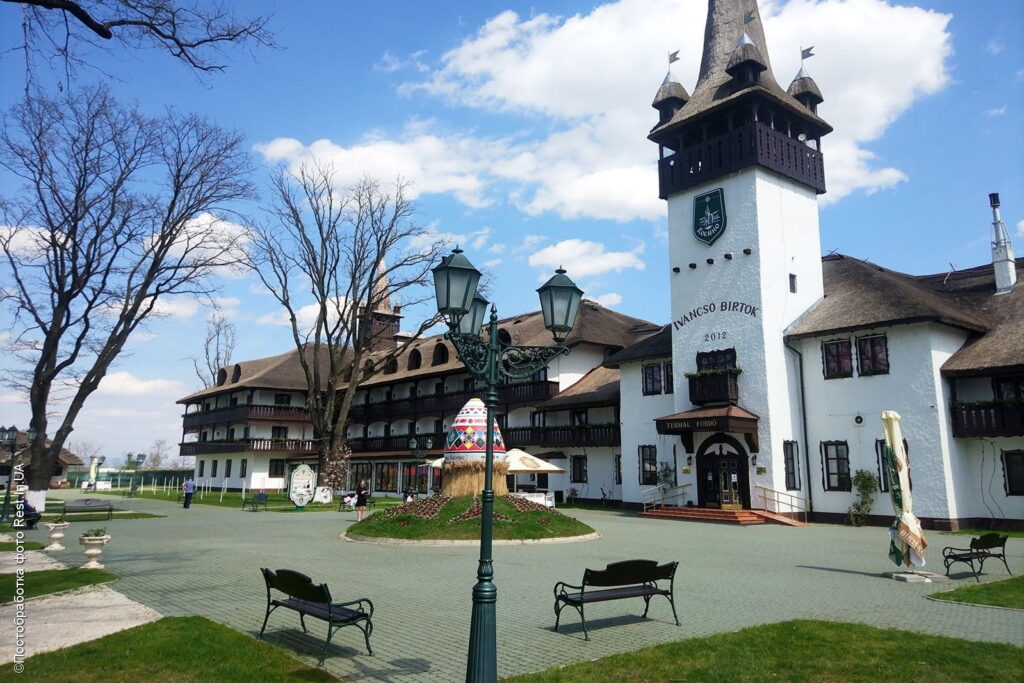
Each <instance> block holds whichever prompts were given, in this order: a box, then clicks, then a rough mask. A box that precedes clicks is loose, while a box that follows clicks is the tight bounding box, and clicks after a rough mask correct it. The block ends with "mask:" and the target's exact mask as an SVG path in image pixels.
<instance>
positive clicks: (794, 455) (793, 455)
mask: <svg viewBox="0 0 1024 683" xmlns="http://www.w3.org/2000/svg"><path fill="white" fill-rule="evenodd" d="M782 457H783V463H784V465H785V469H786V490H787V491H799V490H800V446H799V444H797V442H796V441H783V442H782Z"/></svg>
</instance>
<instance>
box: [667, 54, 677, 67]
mask: <svg viewBox="0 0 1024 683" xmlns="http://www.w3.org/2000/svg"><path fill="white" fill-rule="evenodd" d="M678 61H679V50H676V51H675V52H669V53H668V65H669V66H672V62H678Z"/></svg>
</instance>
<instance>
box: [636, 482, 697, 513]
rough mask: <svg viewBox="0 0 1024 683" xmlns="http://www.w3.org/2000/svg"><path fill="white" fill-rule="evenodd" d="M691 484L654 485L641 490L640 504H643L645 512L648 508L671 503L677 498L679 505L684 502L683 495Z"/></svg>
mask: <svg viewBox="0 0 1024 683" xmlns="http://www.w3.org/2000/svg"><path fill="white" fill-rule="evenodd" d="M689 486H690V485H689V484H681V485H679V486H671V487H667V488H665V487H661V486H654V487H652V488H649V489H644V490H642V491H640V504H641V505H643V508H644V512H647V511H648V510H655V509H657V508H659V507H665V506H666V505H671V504H673V503H671V501H673V500H677V501H679V502H677V503H675V505H679V504H681V503H682V502H683V495H684V494H685V493H686V489H687V488H689Z"/></svg>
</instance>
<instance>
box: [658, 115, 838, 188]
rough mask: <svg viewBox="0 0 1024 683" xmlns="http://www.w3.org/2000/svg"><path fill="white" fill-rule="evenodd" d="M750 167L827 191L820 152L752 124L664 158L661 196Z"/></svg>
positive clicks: (660, 170)
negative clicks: (760, 168)
mask: <svg viewBox="0 0 1024 683" xmlns="http://www.w3.org/2000/svg"><path fill="white" fill-rule="evenodd" d="M748 166H762V167H764V168H767V169H769V170H772V171H775V172H776V173H778V174H780V175H783V176H785V177H787V178H791V179H792V180H796V181H797V182H800V183H803V184H804V185H807V186H808V187H810V188H812V189H813V190H814V191H815V192H817V193H818V194H822V193H823V192H824V191H825V170H824V159H823V157H822V154H821V152H819V151H818V150H816V149H814V148H813V147H808V146H807V145H805V144H804V143H803V142H801V141H800V140H797V139H795V138H791V137H789V136H788V135H786V134H785V133H782V132H780V131H777V130H772V129H771V127H769V126H767V125H765V124H764V123H753V122H752V123H748V124H746V125H743V126H740V127H738V128H735V129H733V130H731V131H729V132H728V133H725V134H724V135H719V136H718V137H715V138H712V139H710V140H707V141H705V142H702V143H699V144H696V145H691V146H690V147H686V148H685V149H682V150H680V151H678V152H676V153H675V154H672V155H670V156H667V157H665V158H663V159H661V160H660V161H659V162H658V182H659V187H660V191H659V193H658V194H659V196H660V197H661V198H662V199H668V196H669V195H671V194H675V193H676V192H682V191H683V190H686V189H688V188H691V187H694V186H696V185H700V184H702V183H706V182H709V181H711V180H714V179H715V178H720V177H722V176H724V175H727V174H729V173H734V172H736V171H739V170H741V169H744V168H747V167H748Z"/></svg>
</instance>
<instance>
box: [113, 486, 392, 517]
mask: <svg viewBox="0 0 1024 683" xmlns="http://www.w3.org/2000/svg"><path fill="white" fill-rule="evenodd" d="M110 495H117V494H116V493H114V494H110ZM135 497H136V498H145V499H146V500H162V501H169V502H172V503H174V502H177V500H178V492H177V491H176V490H175V491H171V490H168V491H167V492H166V493H165V492H164V491H160V490H157V491H146V492H144V493H143V492H139V493H136V494H135ZM245 497H246V499H249V498H251V497H252V491H246V492H245ZM129 500H131V499H130V498H129ZM375 501H376V504H377V506H378V507H388V506H390V505H400V504H401V502H402V501H401V500H399V499H398V498H383V497H378V498H376V499H375ZM192 504H193V505H216V506H218V507H226V508H236V509H238V510H241V509H242V492H241V491H225V492H224V499H223V500H221V495H220V491H210V492H209V493H204V494H201V493H196V494H195V495H194V496H193V497H192ZM337 509H338V504H337V503H336V502H335V503H310V504H309V505H307V506H306V509H305V510H302V512H331V511H337ZM262 510H263V506H262V505H261V506H260V511H262ZM267 510H268V511H270V512H297V510H296V509H295V503H293V502H292V501H291V500H290V499H289V498H288V495H287V494H286V493H283V492H272V493H268V494H267Z"/></svg>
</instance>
